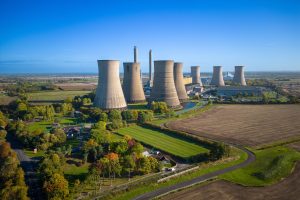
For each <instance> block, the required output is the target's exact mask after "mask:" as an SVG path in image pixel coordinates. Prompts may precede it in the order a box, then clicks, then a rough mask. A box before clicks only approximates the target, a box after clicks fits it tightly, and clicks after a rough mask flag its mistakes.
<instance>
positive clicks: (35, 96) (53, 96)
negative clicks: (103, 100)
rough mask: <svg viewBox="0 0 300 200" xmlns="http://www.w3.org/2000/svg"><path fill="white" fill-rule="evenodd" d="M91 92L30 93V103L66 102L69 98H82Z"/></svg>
mask: <svg viewBox="0 0 300 200" xmlns="http://www.w3.org/2000/svg"><path fill="white" fill-rule="evenodd" d="M88 93H90V91H84V90H83V91H46V92H45V91H42V92H32V93H28V98H29V101H47V100H50V101H55V100H65V99H66V98H68V97H71V98H73V97H75V96H82V95H85V94H88Z"/></svg>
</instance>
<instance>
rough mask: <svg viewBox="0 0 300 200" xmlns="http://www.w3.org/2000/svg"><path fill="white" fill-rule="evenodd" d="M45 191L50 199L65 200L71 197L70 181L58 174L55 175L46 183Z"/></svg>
mask: <svg viewBox="0 0 300 200" xmlns="http://www.w3.org/2000/svg"><path fill="white" fill-rule="evenodd" d="M43 189H44V190H45V191H46V194H47V197H48V199H55V200H56V199H64V198H66V197H67V196H68V195H69V186H68V181H67V180H66V179H65V178H64V176H63V175H61V174H58V173H54V174H53V175H52V176H51V177H50V178H49V179H48V180H46V181H45V182H44V185H43Z"/></svg>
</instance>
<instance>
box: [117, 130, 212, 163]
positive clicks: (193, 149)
mask: <svg viewBox="0 0 300 200" xmlns="http://www.w3.org/2000/svg"><path fill="white" fill-rule="evenodd" d="M117 132H118V133H119V134H121V135H130V136H131V137H133V138H135V139H136V140H138V141H140V142H142V143H145V144H148V145H151V146H153V147H154V148H157V149H160V150H162V151H165V152H168V153H170V154H173V155H175V156H179V157H182V158H188V157H191V156H195V155H198V154H200V153H204V152H208V149H206V148H204V147H202V146H200V145H198V144H196V143H192V142H191V141H187V140H183V139H179V138H176V137H175V136H173V137H172V136H170V135H168V134H166V133H164V132H162V131H158V130H152V129H147V128H143V127H141V126H130V127H126V128H121V129H119V130H118V131H117Z"/></svg>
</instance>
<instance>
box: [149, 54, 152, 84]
mask: <svg viewBox="0 0 300 200" xmlns="http://www.w3.org/2000/svg"><path fill="white" fill-rule="evenodd" d="M149 83H150V86H151V83H152V50H151V49H150V51H149Z"/></svg>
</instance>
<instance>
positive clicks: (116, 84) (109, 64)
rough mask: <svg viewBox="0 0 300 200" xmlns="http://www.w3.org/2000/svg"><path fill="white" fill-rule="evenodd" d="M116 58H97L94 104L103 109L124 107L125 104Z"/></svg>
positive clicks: (118, 63)
mask: <svg viewBox="0 0 300 200" xmlns="http://www.w3.org/2000/svg"><path fill="white" fill-rule="evenodd" d="M119 65H120V62H119V61H118V60H98V71H99V78H98V86H97V90H96V97H95V100H94V106H96V107H99V108H101V109H104V110H110V109H126V107H127V104H126V101H125V97H124V94H123V91H122V87H121V82H120V78H119Z"/></svg>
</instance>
